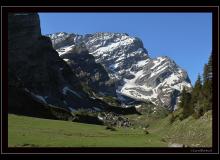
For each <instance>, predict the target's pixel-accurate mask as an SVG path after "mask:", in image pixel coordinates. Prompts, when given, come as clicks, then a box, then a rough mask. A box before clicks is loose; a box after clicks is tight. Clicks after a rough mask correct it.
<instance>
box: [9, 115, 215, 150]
mask: <svg viewBox="0 0 220 160" xmlns="http://www.w3.org/2000/svg"><path fill="white" fill-rule="evenodd" d="M210 116H211V113H210V112H208V113H207V114H206V115H204V116H203V117H201V120H200V119H199V120H194V119H193V118H192V117H189V118H187V119H185V120H183V121H181V122H180V121H176V122H174V123H173V124H172V125H170V124H169V122H168V121H169V116H168V117H166V118H164V119H160V120H158V121H156V122H155V123H152V124H150V127H149V128H147V130H148V131H149V134H145V132H144V131H143V129H142V128H140V127H136V128H116V131H111V130H107V129H106V127H105V126H102V125H91V124H83V123H75V122H68V121H59V120H49V119H40V118H33V117H26V116H18V115H14V114H9V115H8V125H9V126H8V145H9V147H168V146H172V144H176V143H177V144H186V145H187V146H193V147H201V146H205V147H211V145H212V143H211V142H212V141H211V140H212V134H211V132H212V131H211V120H210ZM133 118H134V117H133Z"/></svg>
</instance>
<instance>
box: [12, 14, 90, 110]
mask: <svg viewBox="0 0 220 160" xmlns="http://www.w3.org/2000/svg"><path fill="white" fill-rule="evenodd" d="M8 44H9V45H8V73H9V75H8V83H9V86H14V87H19V88H20V89H21V90H23V91H24V92H26V93H28V94H30V95H32V97H34V98H35V99H37V100H38V101H39V102H41V103H44V104H51V105H56V106H59V107H64V108H69V107H70V108H74V109H77V108H83V107H87V108H88V107H91V106H90V105H89V104H90V102H89V100H88V96H87V94H86V93H85V92H83V91H82V87H81V84H80V82H79V80H78V79H77V77H76V76H75V75H74V74H73V72H72V70H71V69H70V68H69V66H68V65H67V64H66V63H65V62H64V61H63V60H62V59H61V58H60V57H59V55H58V53H57V52H56V51H55V50H54V49H53V47H52V43H51V40H50V38H48V37H45V36H42V35H41V31H40V21H39V16H38V14H36V13H28V14H9V15H8ZM11 89H13V87H11ZM9 101H11V102H13V96H12V95H11V92H10V91H9ZM14 103H16V101H15V102H14Z"/></svg>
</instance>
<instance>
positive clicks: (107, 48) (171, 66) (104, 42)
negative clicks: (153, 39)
mask: <svg viewBox="0 0 220 160" xmlns="http://www.w3.org/2000/svg"><path fill="white" fill-rule="evenodd" d="M47 36H49V37H50V38H51V40H52V44H53V47H54V48H55V49H56V50H57V51H58V52H59V54H63V53H66V52H68V50H69V47H70V46H72V45H75V44H80V43H84V44H85V46H86V48H87V49H88V51H89V54H91V55H93V56H94V57H95V61H96V62H97V63H101V64H102V65H103V66H104V67H105V69H106V71H107V72H108V74H109V76H110V78H112V79H114V80H115V81H116V92H117V96H118V99H120V101H121V102H123V103H124V104H125V106H126V104H128V103H127V100H128V97H130V98H132V99H135V100H139V101H150V102H152V103H154V104H156V105H161V106H165V107H167V108H168V109H170V110H173V109H174V107H175V105H176V103H177V101H178V98H179V95H180V91H181V90H182V89H183V87H186V88H191V84H190V80H189V77H188V75H187V73H186V71H184V70H183V69H181V68H180V67H179V66H178V65H177V64H176V63H175V62H174V61H173V60H171V59H170V58H169V57H165V56H164V57H157V58H156V59H152V58H150V57H149V56H148V52H147V50H146V49H145V48H144V46H143V43H142V41H141V40H140V39H139V38H137V37H131V36H129V35H128V34H125V33H105V32H101V33H95V34H87V35H84V36H82V35H76V34H68V33H64V32H60V33H55V34H50V35H47Z"/></svg>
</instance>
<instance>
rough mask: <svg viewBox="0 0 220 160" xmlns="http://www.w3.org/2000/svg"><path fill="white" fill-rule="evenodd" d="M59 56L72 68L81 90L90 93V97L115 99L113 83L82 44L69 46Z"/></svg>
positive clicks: (60, 51)
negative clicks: (111, 97) (81, 86)
mask: <svg viewBox="0 0 220 160" xmlns="http://www.w3.org/2000/svg"><path fill="white" fill-rule="evenodd" d="M59 55H60V57H61V58H62V59H64V60H65V61H66V63H67V64H68V65H69V66H70V68H72V71H73V73H74V74H75V75H76V76H77V78H78V79H79V80H80V82H81V84H82V85H83V89H84V90H85V91H86V92H88V93H90V96H93V94H96V95H97V96H99V97H102V96H103V95H105V96H113V97H116V91H115V83H114V81H113V80H112V79H110V78H109V76H108V73H107V72H106V70H105V69H104V67H103V66H102V65H101V64H99V63H96V62H95V58H94V57H93V56H92V55H91V54H89V52H88V50H87V49H86V47H85V46H84V45H83V44H75V45H71V46H70V48H69V49H68V51H66V52H63V53H62V49H60V50H59Z"/></svg>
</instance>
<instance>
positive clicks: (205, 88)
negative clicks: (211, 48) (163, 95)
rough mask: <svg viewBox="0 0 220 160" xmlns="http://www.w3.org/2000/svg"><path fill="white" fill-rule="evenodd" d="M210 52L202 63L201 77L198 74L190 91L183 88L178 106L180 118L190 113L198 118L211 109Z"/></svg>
mask: <svg viewBox="0 0 220 160" xmlns="http://www.w3.org/2000/svg"><path fill="white" fill-rule="evenodd" d="M212 76H213V74H212V54H211V55H210V57H209V60H208V63H207V64H205V65H204V69H203V74H202V77H201V75H200V74H199V75H198V77H197V80H196V82H195V85H194V87H193V88H192V91H191V92H189V91H187V90H186V88H183V90H182V94H181V97H180V103H179V107H180V108H182V114H181V117H180V119H185V118H187V117H188V116H190V115H193V117H195V118H199V117H201V116H202V115H204V113H206V112H207V111H209V110H211V109H212Z"/></svg>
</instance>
